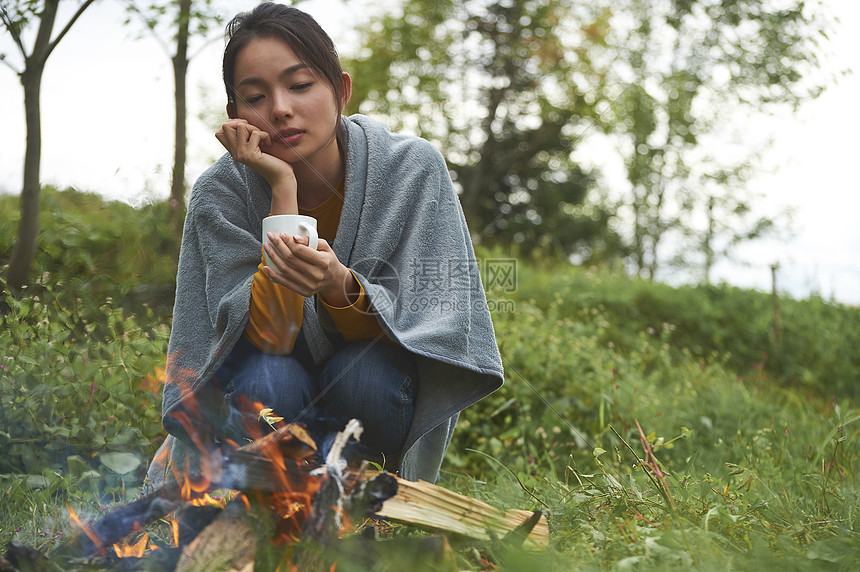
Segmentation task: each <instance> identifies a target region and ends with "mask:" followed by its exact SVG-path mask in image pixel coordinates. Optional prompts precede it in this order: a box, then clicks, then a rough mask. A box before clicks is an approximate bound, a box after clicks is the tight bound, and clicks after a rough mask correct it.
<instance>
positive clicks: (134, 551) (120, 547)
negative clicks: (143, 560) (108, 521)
mask: <svg viewBox="0 0 860 572" xmlns="http://www.w3.org/2000/svg"><path fill="white" fill-rule="evenodd" d="M148 542H149V534H147V533H145V532H144V533H143V536H141V537H140V540H138V541H137V542H135V543H134V544H114V545H113V549H114V552H116V555H117V556H118V557H119V558H140V557H141V556H143V553H144V552H146V544H147V543H148Z"/></svg>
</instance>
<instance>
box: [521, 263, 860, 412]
mask: <svg viewBox="0 0 860 572" xmlns="http://www.w3.org/2000/svg"><path fill="white" fill-rule="evenodd" d="M518 276H519V283H518V293H517V296H518V298H520V299H524V300H535V303H536V304H537V305H538V306H539V307H540V308H541V309H543V310H549V309H550V307H551V306H553V305H554V306H555V307H556V309H555V312H557V313H558V314H559V315H561V316H564V317H565V318H567V319H569V320H573V321H576V322H582V323H585V324H589V323H598V324H599V328H597V330H596V331H595V335H596V336H597V337H598V339H599V340H600V341H601V342H602V343H605V344H610V343H611V344H612V346H613V347H615V348H616V349H617V350H620V351H623V352H629V351H633V350H635V348H636V347H637V345H638V344H639V338H640V336H641V335H642V334H643V333H646V332H647V333H648V335H649V336H650V337H652V338H654V339H665V342H666V343H668V344H669V345H670V346H671V347H672V348H673V349H674V350H675V351H681V350H686V351H688V352H689V353H690V354H691V355H692V356H695V357H696V358H701V359H709V360H710V359H711V358H712V356H714V355H719V356H720V360H722V361H724V362H725V364H726V366H727V368H728V369H729V370H731V371H732V372H734V373H736V374H747V373H749V372H750V371H751V370H757V371H758V370H761V371H762V372H763V373H767V374H769V375H770V376H771V377H772V378H773V379H775V380H776V381H777V382H779V383H781V384H784V385H792V386H800V387H802V388H803V389H809V390H812V391H813V392H816V393H818V394H819V395H824V396H831V395H835V396H836V397H837V398H845V397H847V398H852V399H855V400H856V399H857V398H858V397H860V350H858V348H860V309H857V308H852V307H846V306H842V305H839V304H835V303H829V302H826V301H824V300H822V299H820V298H811V299H809V300H794V299H791V298H786V297H780V299H779V307H780V315H781V324H782V335H781V343H780V345H779V346H777V344H776V340H775V338H774V307H773V298H772V296H771V295H769V294H765V293H761V292H755V291H749V290H743V289H740V288H735V287H731V286H728V285H719V286H716V285H700V286H681V287H677V288H673V287H671V286H667V285H665V284H652V283H650V282H646V281H643V280H638V279H633V278H630V277H628V276H626V275H624V274H621V273H613V272H609V271H605V270H585V269H582V268H579V267H573V266H569V267H567V268H553V269H552V270H550V271H545V272H533V271H528V270H522V271H520V272H519V274H518Z"/></svg>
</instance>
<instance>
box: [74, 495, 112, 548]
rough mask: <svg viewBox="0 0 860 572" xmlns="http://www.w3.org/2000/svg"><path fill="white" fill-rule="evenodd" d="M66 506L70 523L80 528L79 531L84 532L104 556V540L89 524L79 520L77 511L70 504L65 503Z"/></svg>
mask: <svg viewBox="0 0 860 572" xmlns="http://www.w3.org/2000/svg"><path fill="white" fill-rule="evenodd" d="M66 508H67V509H68V510H69V520H70V521H71V522H72V524H74V525H75V526H76V527H78V528H79V529H80V530H81V532H83V533H84V534H86V535H87V538H89V539H90V540H91V541H92V543H93V544H95V545H96V548H98V550H99V553H101V554H102V556H104V555H105V547H104V542H103V541H102V539H101V538H100V537H99V535H98V534H96V533H95V531H94V530H93V529H92V528H90V526H89V525H88V524H86V523H84V522H83V521H81V519H80V518H78V513H76V512H75V509H73V508H72V505H70V504H67V505H66Z"/></svg>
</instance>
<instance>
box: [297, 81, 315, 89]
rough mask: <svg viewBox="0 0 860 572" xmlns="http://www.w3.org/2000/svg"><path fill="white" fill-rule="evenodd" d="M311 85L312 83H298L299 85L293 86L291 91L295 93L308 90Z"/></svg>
mask: <svg viewBox="0 0 860 572" xmlns="http://www.w3.org/2000/svg"><path fill="white" fill-rule="evenodd" d="M312 85H313V83H311V82H308V83H299V84H296V85H294V86H293V87H292V89H294V90H295V91H302V90H305V89H307V88H309V87H310V86H312Z"/></svg>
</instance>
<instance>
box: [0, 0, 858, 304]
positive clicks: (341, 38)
mask: <svg viewBox="0 0 860 572" xmlns="http://www.w3.org/2000/svg"><path fill="white" fill-rule="evenodd" d="M826 2H827V3H828V4H830V5H831V6H832V9H833V11H834V13H835V14H836V15H837V16H838V17H839V18H840V20H841V26H840V30H841V31H840V32H839V33H837V34H836V35H835V37H834V38H833V46H834V48H835V51H836V54H835V58H834V62H833V63H834V65H835V66H837V67H839V68H850V69H854V70H856V73H855V74H853V75H850V76H848V77H845V78H843V79H842V80H840V82H839V84H838V85H836V86H835V87H833V88H831V89H830V90H829V91H827V92H825V94H824V95H822V96H821V97H820V98H819V99H818V100H816V101H813V102H811V103H810V104H808V105H807V106H806V107H805V108H803V109H802V110H801V111H800V112H799V113H797V114H795V115H792V116H786V117H779V118H760V119H757V120H755V121H754V122H753V123H751V126H752V128H754V129H755V130H756V131H757V133H758V134H759V135H761V134H763V133H766V132H770V133H771V134H772V135H773V136H774V138H775V146H774V147H773V149H772V150H771V151H770V152H769V153H768V154H767V155H766V161H765V166H766V170H765V171H769V172H762V174H760V175H759V176H758V177H757V178H756V179H755V180H754V181H753V182H752V185H753V190H756V191H760V192H762V193H763V194H764V195H765V196H766V197H765V200H764V201H763V202H762V203H761V204H760V207H761V209H762V214H771V213H775V212H778V211H780V210H782V209H783V208H786V207H791V208H793V209H794V211H795V216H794V228H795V230H796V236H795V238H794V239H792V240H779V241H764V242H760V243H756V244H750V245H747V246H744V247H743V248H742V250H741V251H739V252H738V257H739V258H741V259H743V260H744V261H745V263H744V264H734V263H732V264H729V263H723V264H721V265H719V267H718V268H717V269H716V270H717V272H716V274H717V278H718V279H721V280H725V281H727V282H729V283H731V284H735V285H738V286H742V287H751V288H758V289H761V290H769V289H770V284H771V282H770V279H771V274H770V265H771V264H774V263H776V264H779V266H780V270H779V275H778V285H779V287H780V289H782V290H784V291H788V292H789V293H790V294H791V295H793V296H796V297H806V296H808V295H809V294H810V293H817V294H821V295H822V296H824V297H825V298H831V297H833V298H834V299H836V300H837V301H840V302H842V303H847V304H852V305H860V182H858V177H857V174H856V169H857V164H858V161H860V159H858V157H860V153H858V152H860V144H858V142H857V137H858V134H860V77H858V75H857V74H858V73H860V33H858V32H860V1H858V0H826ZM74 4H75V3H73V2H63V3H61V4H60V6H61V7H64V6H65V5H68V6H69V7H71V6H73V5H74ZM224 4H226V5H227V6H228V7H229V12H225V14H227V15H232V14H233V13H234V12H235V11H240V10H244V9H247V8H249V7H251V6H253V5H255V4H256V2H255V1H252V0H250V1H249V0H239V1H231V2H224ZM378 5H379V2H378V1H377V2H373V3H371V2H369V1H368V0H351V2H350V4H349V9H348V10H347V9H344V8H343V5H342V4H341V3H339V2H333V1H331V0H312V1H308V2H305V3H303V5H302V7H303V8H304V9H305V10H307V11H308V12H310V13H311V14H312V15H313V16H314V17H316V18H317V19H318V20H319V21H320V23H321V24H322V25H323V27H324V28H325V29H326V30H327V31H329V33H331V34H332V36H333V38H334V40H335V42H336V43H337V44H338V46H339V48H340V50H341V52H342V53H348V51H349V49H351V48H352V46H354V45H355V43H356V37H355V33H354V31H353V28H352V22H353V21H354V20H355V15H356V14H365V13H367V10H368V8H367V7H368V6H378ZM64 9H66V10H68V7H66V8H64ZM63 16H64V14H63V12H62V11H61V17H60V20H61V21H63V22H65V21H66V20H67V18H68V13H66V15H65V17H63ZM123 20H124V13H123V11H122V9H121V8H120V7H119V6H118V3H117V2H108V1H102V2H98V3H96V4H94V5H93V6H92V7H91V8H90V9H89V10H88V11H87V12H86V13H85V14H84V15H83V16H82V17H81V19H80V20H79V22H78V23H77V24H76V25H75V27H74V28H73V29H72V31H71V32H70V33H69V34H68V36H67V37H66V38H65V39H64V40H63V41H62V42H61V43H60V45H59V46H58V48H57V49H56V51H55V52H54V53H53V54H52V55H51V58H50V59H49V61H48V65H47V67H46V70H45V75H44V80H43V88H42V138H43V147H42V180H43V182H44V183H53V184H57V185H60V186H68V185H73V186H77V187H78V188H80V189H82V190H92V191H97V192H99V193H101V194H103V195H104V196H106V197H109V198H112V199H120V200H125V201H128V202H131V203H139V202H141V201H144V200H146V199H147V197H149V198H152V197H158V198H161V197H165V196H167V194H168V193H169V187H170V168H171V162H172V153H173V150H172V145H173V133H172V129H173V125H172V124H173V107H172V106H173V100H172V98H173V85H172V82H173V80H172V72H171V67H170V61H169V59H168V57H167V56H166V55H165V54H164V52H163V51H162V50H161V48H160V47H159V46H158V44H157V43H155V42H154V41H152V40H151V39H148V38H144V39H136V34H135V32H134V31H133V30H132V29H131V28H129V27H124V26H123V25H122V22H123ZM222 49H223V42H222V41H221V40H220V39H219V40H217V41H215V42H213V43H211V44H210V45H209V46H208V47H207V48H206V49H205V50H204V51H203V52H201V54H200V55H199V56H198V57H196V58H195V59H194V60H193V62H192V64H191V68H190V76H189V82H188V89H189V96H190V104H189V121H188V127H189V157H190V160H189V169H188V180H189V182H193V180H194V179H195V178H196V177H197V176H198V175H199V174H200V172H202V170H203V169H205V168H206V167H207V166H208V165H209V164H210V163H211V161H212V160H213V159H214V158H216V157H217V156H219V155H220V154H221V153H222V148H221V147H220V145H219V144H218V142H217V141H216V140H215V138H214V136H213V135H212V133H213V130H214V128H213V127H212V123H213V122H214V121H215V120H216V119H214V118H213V116H214V115H215V114H216V113H217V112H220V110H222V109H223V105H224V99H225V96H224V91H223V87H222V85H221V84H220V77H221V75H220V74H221V69H220V65H221V62H220V57H221V51H222ZM0 51H2V52H5V53H7V54H10V56H11V54H13V53H14V50H13V46H12V43H11V39H10V38H9V37H8V34H7V33H6V32H5V31H4V32H3V33H2V34H0ZM10 61H11V62H12V63H14V64H16V65H17V63H18V60H17V59H16V58H15V57H10ZM354 80H355V81H361V78H354ZM0 108H2V109H3V110H5V111H6V114H5V118H4V119H5V121H4V133H3V137H2V138H0V191H5V192H14V193H17V192H19V190H20V186H21V173H22V165H23V156H24V141H25V129H24V117H23V90H22V89H21V86H20V83H19V82H18V78H17V77H16V76H15V75H14V74H13V73H12V71H11V70H9V69H8V68H7V67H6V66H3V65H0ZM201 113H204V114H206V115H207V116H208V117H209V119H208V120H207V121H208V122H209V125H207V124H206V123H205V122H204V121H201V120H199V119H198V116H199V115H200V114H201Z"/></svg>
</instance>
